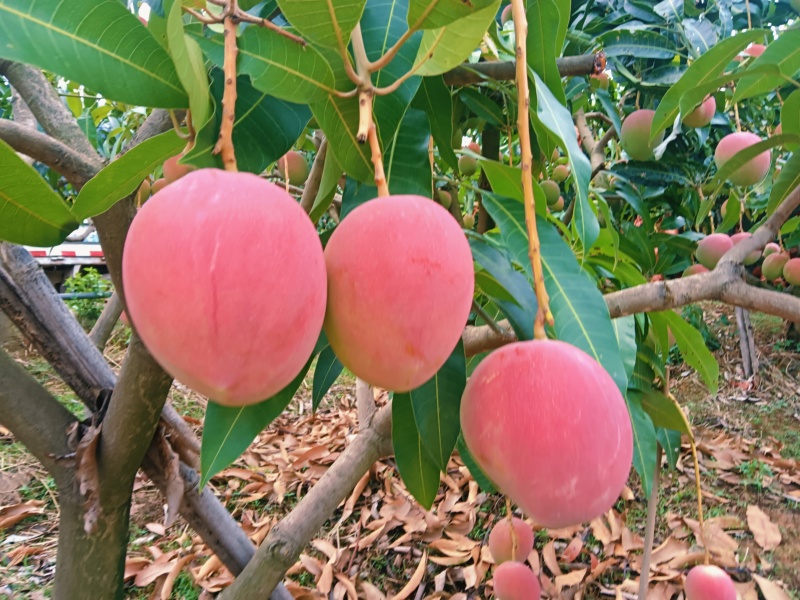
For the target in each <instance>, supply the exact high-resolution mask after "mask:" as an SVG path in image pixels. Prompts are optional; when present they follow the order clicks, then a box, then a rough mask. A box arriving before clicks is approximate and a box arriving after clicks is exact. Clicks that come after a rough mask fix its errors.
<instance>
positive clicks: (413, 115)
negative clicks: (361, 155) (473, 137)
mask: <svg viewBox="0 0 800 600" xmlns="http://www.w3.org/2000/svg"><path fill="white" fill-rule="evenodd" d="M430 137H431V134H430V131H429V129H428V117H427V115H426V114H425V113H424V112H422V111H421V110H419V109H416V108H413V107H410V106H409V107H408V108H407V110H406V112H405V114H404V115H403V119H402V121H401V122H400V127H399V128H398V129H397V132H396V133H395V135H394V138H392V139H391V140H388V147H387V148H386V150H385V152H384V171H385V172H386V181H387V183H388V185H389V189H390V190H392V193H393V194H416V195H418V196H424V197H427V198H430V197H431V195H432V193H433V189H432V174H431V162H430V159H429V158H428V140H429V139H430Z"/></svg>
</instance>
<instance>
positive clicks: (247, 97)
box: [182, 69, 311, 173]
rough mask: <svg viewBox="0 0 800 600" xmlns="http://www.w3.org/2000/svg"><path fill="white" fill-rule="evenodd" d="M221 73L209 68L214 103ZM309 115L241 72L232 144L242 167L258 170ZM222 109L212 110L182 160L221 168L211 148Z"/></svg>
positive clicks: (293, 138)
mask: <svg viewBox="0 0 800 600" xmlns="http://www.w3.org/2000/svg"><path fill="white" fill-rule="evenodd" d="M224 87H225V85H224V75H223V72H222V71H221V70H220V69H214V70H212V71H211V94H212V98H213V99H214V102H215V104H216V105H219V104H220V103H221V102H222V94H223V91H224ZM310 117H311V115H310V113H309V110H308V108H307V107H306V106H303V105H302V104H292V103H291V102H286V101H284V100H279V99H278V98H275V97H274V96H270V95H268V94H266V93H264V92H260V91H258V90H257V89H255V88H254V87H253V86H252V85H250V80H249V79H248V78H247V77H246V76H244V75H240V76H239V77H237V78H236V122H235V123H234V126H233V147H234V151H235V152H236V162H237V165H238V167H239V170H241V171H247V172H250V173H261V172H262V171H264V169H265V168H267V166H268V165H270V164H272V163H273V162H275V161H276V160H278V159H279V158H280V157H281V156H283V155H284V154H285V153H286V152H287V151H288V150H289V149H291V147H292V145H293V144H294V143H295V142H296V141H297V138H298V137H300V135H301V134H302V133H303V130H304V129H305V127H306V125H307V124H308V121H309V119H310ZM221 122H222V113H221V111H220V110H215V112H214V113H213V114H212V118H211V119H209V120H208V121H207V123H206V124H205V126H203V128H202V129H201V130H200V131H199V132H198V133H197V139H196V140H195V146H194V148H192V150H190V151H189V152H188V153H187V154H186V156H185V158H184V159H183V161H182V162H187V163H191V164H193V165H195V166H196V167H198V168H222V167H223V165H222V159H221V158H220V156H219V155H214V154H212V153H211V151H212V150H213V149H214V146H215V145H216V143H217V138H218V136H219V127H220V124H221Z"/></svg>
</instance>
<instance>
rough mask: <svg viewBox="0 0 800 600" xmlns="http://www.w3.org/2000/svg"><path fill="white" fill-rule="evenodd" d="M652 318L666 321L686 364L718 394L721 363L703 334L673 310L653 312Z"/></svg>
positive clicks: (712, 391) (711, 390)
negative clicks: (707, 344)
mask: <svg viewBox="0 0 800 600" xmlns="http://www.w3.org/2000/svg"><path fill="white" fill-rule="evenodd" d="M650 318H651V319H654V318H661V319H663V320H664V321H666V323H667V325H668V327H669V328H670V330H671V331H672V335H673V336H674V337H675V343H676V344H677V345H678V349H679V350H680V351H681V355H682V356H683V359H684V360H685V361H686V364H688V365H689V366H690V367H692V368H693V369H695V370H696V371H697V372H698V374H699V375H700V377H701V378H702V380H703V383H705V384H706V386H707V387H708V389H709V391H710V392H711V393H712V394H716V393H717V390H718V389H719V363H718V362H717V359H716V358H715V357H714V355H713V354H712V353H711V351H710V350H709V349H708V348H706V344H705V341H704V340H703V336H702V334H701V333H700V332H699V331H697V329H695V328H694V327H692V326H691V325H689V323H687V322H686V321H684V320H683V319H682V318H681V316H680V315H679V314H677V313H674V312H672V311H671V310H665V311H662V312H658V313H651V315H650Z"/></svg>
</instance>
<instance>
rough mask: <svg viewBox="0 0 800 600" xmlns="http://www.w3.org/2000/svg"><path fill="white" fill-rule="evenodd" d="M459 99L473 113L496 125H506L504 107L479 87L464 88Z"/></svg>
mask: <svg viewBox="0 0 800 600" xmlns="http://www.w3.org/2000/svg"><path fill="white" fill-rule="evenodd" d="M458 99H459V100H461V102H463V103H464V105H465V106H466V107H467V108H469V109H470V110H471V111H472V112H473V113H475V114H476V115H478V116H479V117H480V118H481V119H484V120H485V121H486V122H488V123H489V124H490V125H494V126H495V127H504V126H505V122H506V117H505V115H504V114H503V109H502V108H501V107H500V106H499V105H498V104H497V103H496V102H495V101H494V100H491V99H490V98H488V97H487V96H486V95H484V94H482V93H481V92H480V91H478V90H477V89H473V88H462V89H461V91H460V92H459V93H458Z"/></svg>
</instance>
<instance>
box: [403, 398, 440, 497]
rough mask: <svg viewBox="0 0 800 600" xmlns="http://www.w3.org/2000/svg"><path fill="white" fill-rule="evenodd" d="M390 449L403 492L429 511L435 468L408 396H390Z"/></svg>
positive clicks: (436, 474) (436, 479)
mask: <svg viewBox="0 0 800 600" xmlns="http://www.w3.org/2000/svg"><path fill="white" fill-rule="evenodd" d="M392 446H393V447H394V457H395V461H396V462H397V469H398V470H399V471H400V476H401V477H402V478H403V483H404V484H405V486H406V489H408V491H409V492H411V495H412V496H414V498H415V499H416V501H417V502H419V503H420V505H422V507H423V508H424V509H425V510H430V508H431V506H433V501H434V500H436V494H437V492H438V491H439V467H438V466H437V465H436V463H435V462H434V460H433V458H431V456H430V454H429V453H428V452H427V451H426V450H425V448H424V446H423V444H422V438H421V437H420V433H419V430H418V429H417V424H416V421H415V420H414V408H413V404H412V402H411V396H410V395H409V394H394V399H393V400H392Z"/></svg>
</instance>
